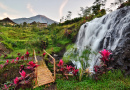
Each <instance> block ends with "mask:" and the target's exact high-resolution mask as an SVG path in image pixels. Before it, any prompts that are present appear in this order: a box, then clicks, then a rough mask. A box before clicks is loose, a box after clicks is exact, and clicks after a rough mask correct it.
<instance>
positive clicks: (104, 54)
mask: <svg viewBox="0 0 130 90" xmlns="http://www.w3.org/2000/svg"><path fill="white" fill-rule="evenodd" d="M99 53H100V54H101V56H102V58H101V60H102V61H103V62H106V61H109V60H108V58H109V56H110V54H112V53H110V52H109V51H108V50H106V49H103V50H102V51H100V52H99Z"/></svg>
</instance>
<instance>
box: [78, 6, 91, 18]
mask: <svg viewBox="0 0 130 90" xmlns="http://www.w3.org/2000/svg"><path fill="white" fill-rule="evenodd" d="M91 10H92V7H86V8H83V7H80V11H81V13H78V15H79V16H80V17H82V16H87V15H89V14H91Z"/></svg>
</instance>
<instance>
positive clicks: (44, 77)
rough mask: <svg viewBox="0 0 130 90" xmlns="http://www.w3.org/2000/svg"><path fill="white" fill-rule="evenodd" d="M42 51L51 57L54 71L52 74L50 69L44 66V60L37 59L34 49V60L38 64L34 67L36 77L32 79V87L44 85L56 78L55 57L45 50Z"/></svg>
mask: <svg viewBox="0 0 130 90" xmlns="http://www.w3.org/2000/svg"><path fill="white" fill-rule="evenodd" d="M43 52H45V53H46V54H47V55H49V56H50V57H51V58H52V60H53V63H54V67H53V69H54V73H53V74H52V73H51V71H50V70H49V69H48V67H47V66H46V64H45V61H44V60H43V59H42V60H37V57H36V53H35V50H34V61H35V63H37V64H38V65H40V66H38V67H37V68H36V69H35V75H36V78H35V80H34V81H35V86H34V88H36V87H38V86H42V85H45V84H49V83H54V82H55V79H56V70H55V69H56V64H55V59H54V58H53V57H52V56H51V55H50V54H49V53H47V52H46V51H45V50H44V51H43Z"/></svg>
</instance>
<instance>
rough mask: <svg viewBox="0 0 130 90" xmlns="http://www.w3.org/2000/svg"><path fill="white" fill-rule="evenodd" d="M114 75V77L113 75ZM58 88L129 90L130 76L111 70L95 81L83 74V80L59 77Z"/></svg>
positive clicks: (69, 89) (63, 89)
mask: <svg viewBox="0 0 130 90" xmlns="http://www.w3.org/2000/svg"><path fill="white" fill-rule="evenodd" d="M113 76H114V77H113ZM56 83H57V89H58V90H110V89H111V90H129V89H130V77H129V76H128V77H123V74H122V73H121V71H118V70H115V71H109V72H108V73H107V74H104V76H103V77H101V79H100V80H98V81H94V80H93V79H91V78H89V77H85V76H83V79H82V81H81V82H79V81H77V80H75V79H74V78H72V77H71V78H70V79H69V80H65V79H61V78H60V79H57V80H56Z"/></svg>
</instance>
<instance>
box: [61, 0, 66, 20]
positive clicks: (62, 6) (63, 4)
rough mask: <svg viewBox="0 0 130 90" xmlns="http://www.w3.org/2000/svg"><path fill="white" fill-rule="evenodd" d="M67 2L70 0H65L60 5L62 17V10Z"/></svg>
mask: <svg viewBox="0 0 130 90" xmlns="http://www.w3.org/2000/svg"><path fill="white" fill-rule="evenodd" d="M67 2H68V0H64V2H63V3H62V4H61V6H60V9H59V13H60V18H61V17H62V11H63V8H64V7H65V5H66V4H67Z"/></svg>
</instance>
